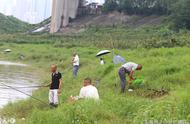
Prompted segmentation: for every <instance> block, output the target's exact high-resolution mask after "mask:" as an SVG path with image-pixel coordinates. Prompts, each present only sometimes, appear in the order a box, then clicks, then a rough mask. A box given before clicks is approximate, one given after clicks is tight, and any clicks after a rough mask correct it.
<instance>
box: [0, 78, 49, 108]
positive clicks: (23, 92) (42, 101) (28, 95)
mask: <svg viewBox="0 0 190 124" xmlns="http://www.w3.org/2000/svg"><path fill="white" fill-rule="evenodd" d="M0 84H2V85H4V86H6V87H8V88H10V89H13V90H15V91H18V92H20V93H22V94H24V95H26V96H29V97H31V98H33V99H35V100H36V101H38V102H41V103H43V104H45V105H48V106H49V104H48V103H46V102H44V101H42V100H40V99H38V98H36V97H33V96H32V95H30V94H27V93H25V92H23V91H20V90H18V89H16V88H14V87H12V86H9V85H6V84H4V83H3V82H0Z"/></svg>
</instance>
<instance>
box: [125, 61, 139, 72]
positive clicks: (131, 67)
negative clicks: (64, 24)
mask: <svg viewBox="0 0 190 124" xmlns="http://www.w3.org/2000/svg"><path fill="white" fill-rule="evenodd" d="M122 67H124V68H125V69H127V70H128V71H134V70H136V69H137V67H138V64H136V63H133V62H127V63H126V64H124V65H122Z"/></svg>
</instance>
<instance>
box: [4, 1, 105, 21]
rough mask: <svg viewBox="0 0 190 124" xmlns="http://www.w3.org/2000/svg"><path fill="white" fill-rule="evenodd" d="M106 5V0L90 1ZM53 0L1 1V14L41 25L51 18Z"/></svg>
mask: <svg viewBox="0 0 190 124" xmlns="http://www.w3.org/2000/svg"><path fill="white" fill-rule="evenodd" d="M88 2H98V3H100V4H103V3H104V0H88ZM51 4H52V0H0V13H3V14H5V15H13V16H15V17H16V18H18V19H20V20H22V21H26V22H29V23H32V24H34V23H39V22H41V21H43V20H44V19H46V18H48V17H50V16H51Z"/></svg>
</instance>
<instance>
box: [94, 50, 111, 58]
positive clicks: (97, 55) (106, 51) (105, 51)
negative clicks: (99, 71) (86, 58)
mask: <svg viewBox="0 0 190 124" xmlns="http://www.w3.org/2000/svg"><path fill="white" fill-rule="evenodd" d="M108 53H110V51H109V50H102V51H100V52H98V53H97V54H96V57H99V56H103V55H106V54H108Z"/></svg>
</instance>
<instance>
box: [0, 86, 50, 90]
mask: <svg viewBox="0 0 190 124" xmlns="http://www.w3.org/2000/svg"><path fill="white" fill-rule="evenodd" d="M11 87H13V86H11ZM41 87H48V86H27V87H14V88H17V89H29V88H41ZM0 89H10V88H8V87H5V86H4V85H0Z"/></svg>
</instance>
